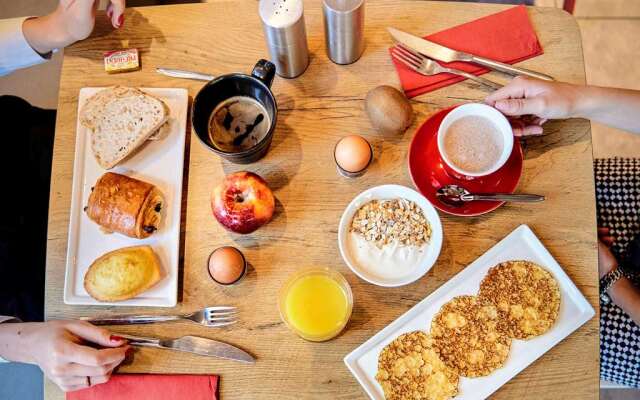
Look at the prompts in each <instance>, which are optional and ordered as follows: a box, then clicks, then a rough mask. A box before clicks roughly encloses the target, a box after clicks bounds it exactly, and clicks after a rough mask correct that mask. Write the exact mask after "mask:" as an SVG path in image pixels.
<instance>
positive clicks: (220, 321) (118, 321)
mask: <svg viewBox="0 0 640 400" xmlns="http://www.w3.org/2000/svg"><path fill="white" fill-rule="evenodd" d="M80 320H82V321H87V322H90V323H92V324H94V325H133V324H151V323H154V322H167V321H179V320H189V321H193V322H196V323H198V324H201V325H204V326H208V327H212V328H216V327H221V326H227V325H231V324H235V323H236V322H238V319H237V309H236V308H235V307H228V306H219V307H206V308H203V309H202V310H198V311H195V312H192V313H190V314H174V315H112V316H108V317H97V318H93V317H81V318H80Z"/></svg>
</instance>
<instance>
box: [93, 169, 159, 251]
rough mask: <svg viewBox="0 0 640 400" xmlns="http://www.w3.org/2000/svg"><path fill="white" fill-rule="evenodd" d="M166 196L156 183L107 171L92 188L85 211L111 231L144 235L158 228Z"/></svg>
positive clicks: (133, 236)
mask: <svg viewBox="0 0 640 400" xmlns="http://www.w3.org/2000/svg"><path fill="white" fill-rule="evenodd" d="M163 207H164V199H163V197H162V193H161V192H160V190H158V188H156V187H155V186H154V185H152V184H150V183H147V182H144V181H141V180H138V179H134V178H131V177H128V176H126V175H121V174H116V173H113V172H107V173H106V174H104V175H102V176H101V177H100V179H98V182H96V184H95V186H94V187H93V188H92V192H91V195H90V196H89V201H88V204H87V207H85V211H86V213H87V216H88V217H89V218H90V219H91V220H92V221H94V222H95V223H96V224H98V225H100V226H101V227H102V228H103V229H104V230H106V231H109V232H118V233H121V234H123V235H126V236H129V237H132V238H137V239H144V238H146V237H149V236H150V235H152V234H153V233H154V232H155V231H157V230H158V227H159V225H160V222H161V219H162V214H161V211H162V208H163Z"/></svg>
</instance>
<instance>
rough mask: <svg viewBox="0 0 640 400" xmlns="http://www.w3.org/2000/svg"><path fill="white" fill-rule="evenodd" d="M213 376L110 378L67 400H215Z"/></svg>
mask: <svg viewBox="0 0 640 400" xmlns="http://www.w3.org/2000/svg"><path fill="white" fill-rule="evenodd" d="M218 398H219V397H218V377H217V376H215V375H211V376H209V375H142V374H140V375H137V374H124V375H113V376H112V377H111V379H110V380H109V382H107V383H104V384H101V385H96V386H92V387H90V388H88V389H82V390H78V391H76V392H70V393H67V400H217V399H218Z"/></svg>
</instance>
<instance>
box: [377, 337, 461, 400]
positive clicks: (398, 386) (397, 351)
mask: <svg viewBox="0 0 640 400" xmlns="http://www.w3.org/2000/svg"><path fill="white" fill-rule="evenodd" d="M376 380H377V381H378V382H379V383H380V385H381V386H382V389H383V391H384V396H385V399H386V400H404V399H413V400H446V399H450V398H452V397H454V396H455V395H457V394H458V380H459V377H458V374H457V373H456V372H455V371H454V370H452V369H451V368H449V367H447V366H446V365H445V364H444V363H443V362H442V360H440V358H439V357H438V354H437V353H436V352H435V350H434V349H433V346H432V339H431V337H430V336H429V335H427V334H426V333H424V332H420V331H415V332H409V333H405V334H403V335H400V336H398V337H397V338H396V339H395V340H394V341H393V342H391V343H389V344H388V345H387V346H386V347H385V348H384V349H383V350H382V351H381V352H380V355H379V357H378V373H377V374H376Z"/></svg>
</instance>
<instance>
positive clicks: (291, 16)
mask: <svg viewBox="0 0 640 400" xmlns="http://www.w3.org/2000/svg"><path fill="white" fill-rule="evenodd" d="M259 12H260V19H262V27H263V29H264V37H265V39H266V41H267V47H268V48H269V54H270V56H271V62H273V63H274V64H275V65H276V73H277V74H278V75H280V76H282V77H283V78H295V77H297V76H299V75H301V74H302V73H303V72H304V71H305V70H306V69H307V66H308V65H309V49H308V47H307V32H306V29H305V23H304V6H303V2H302V0H260V5H259Z"/></svg>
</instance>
